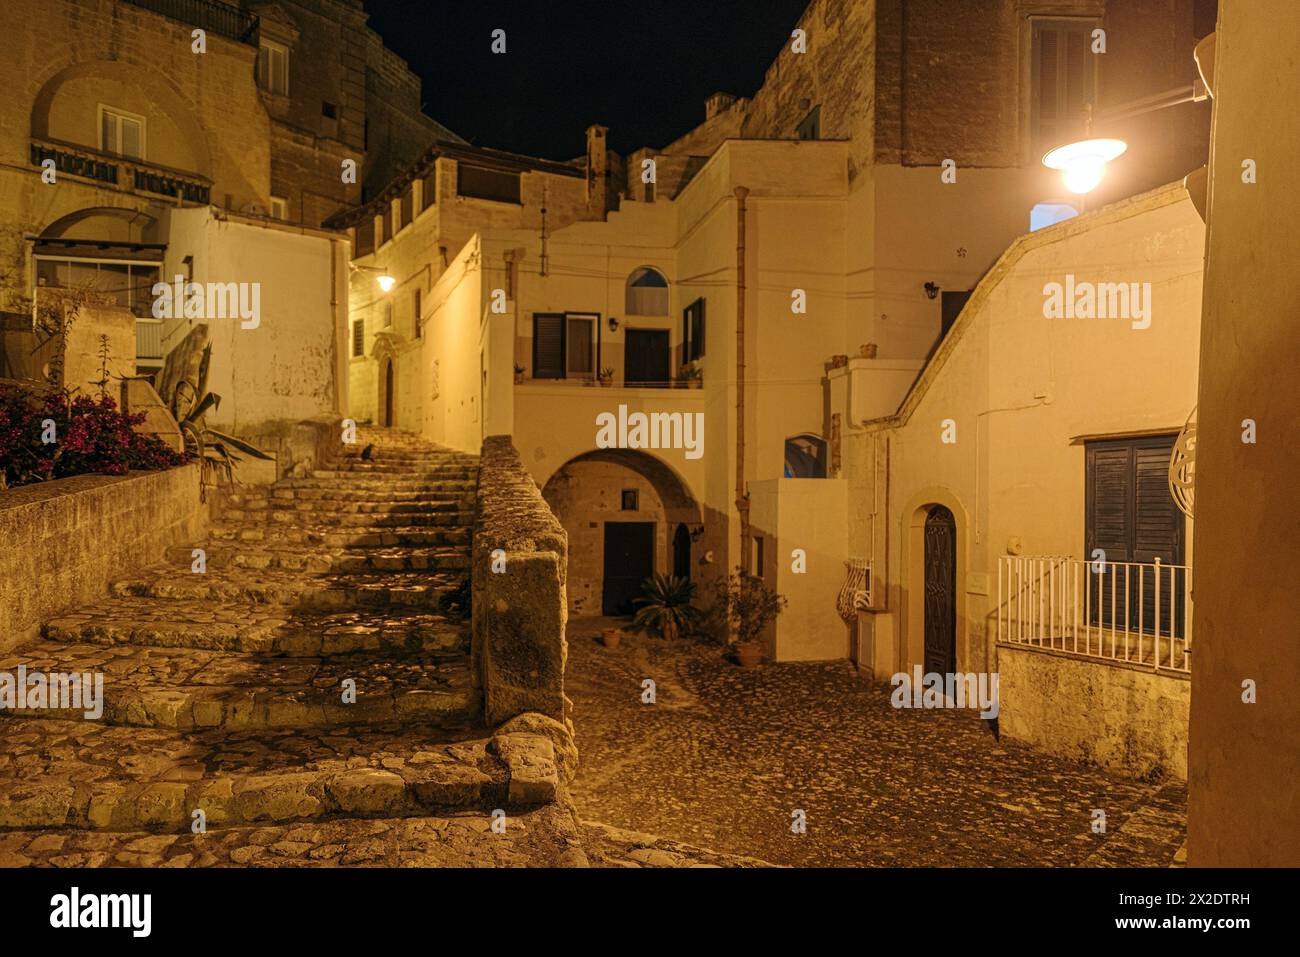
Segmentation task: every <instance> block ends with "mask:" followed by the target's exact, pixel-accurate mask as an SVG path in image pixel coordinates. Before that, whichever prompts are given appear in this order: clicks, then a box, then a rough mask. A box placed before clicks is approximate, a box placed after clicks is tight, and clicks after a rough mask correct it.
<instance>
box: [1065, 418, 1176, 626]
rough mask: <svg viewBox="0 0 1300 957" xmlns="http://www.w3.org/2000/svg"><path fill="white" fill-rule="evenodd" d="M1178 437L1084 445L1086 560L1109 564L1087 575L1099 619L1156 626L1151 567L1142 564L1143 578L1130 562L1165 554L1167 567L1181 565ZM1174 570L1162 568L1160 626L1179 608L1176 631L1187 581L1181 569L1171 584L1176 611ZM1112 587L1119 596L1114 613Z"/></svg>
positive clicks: (1147, 560) (1093, 613) (1145, 561)
mask: <svg viewBox="0 0 1300 957" xmlns="http://www.w3.org/2000/svg"><path fill="white" fill-rule="evenodd" d="M1175 438H1176V436H1173V435H1154V436H1142V437H1141V438H1132V439H1108V440H1104V441H1097V442H1089V443H1087V445H1086V446H1085V451H1084V461H1085V467H1086V470H1087V473H1086V476H1085V501H1084V516H1085V520H1084V521H1085V527H1084V559H1085V560H1086V561H1089V562H1095V561H1098V560H1104V562H1105V568H1106V569H1107V571H1106V573H1105V575H1101V576H1095V575H1091V574H1090V575H1089V581H1090V583H1091V592H1092V594H1091V602H1090V605H1091V609H1092V611H1091V616H1092V620H1093V623H1094V624H1096V623H1103V624H1107V625H1110V624H1112V622H1113V623H1114V624H1115V625H1116V626H1117V627H1119V628H1124V627H1128V628H1131V629H1133V630H1137V628H1138V624H1139V620H1141V622H1142V625H1143V627H1144V629H1145V630H1146V631H1148V632H1149V631H1151V629H1152V627H1153V625H1154V623H1155V587H1156V583H1155V576H1154V573H1153V570H1152V569H1149V568H1148V569H1143V570H1142V572H1141V575H1140V576H1139V572H1138V570H1137V569H1136V568H1132V567H1129V566H1127V565H1126V564H1125V563H1129V562H1132V563H1137V564H1142V565H1150V564H1152V563H1154V562H1155V560H1156V559H1157V558H1159V559H1160V561H1161V563H1162V564H1163V565H1166V566H1168V565H1181V564H1183V514H1182V512H1180V511H1179V510H1178V506H1177V505H1176V504H1175V503H1174V499H1173V496H1172V495H1171V494H1170V492H1169V459H1170V455H1171V453H1172V451H1173V446H1174V440H1175ZM1100 553H1104V557H1103V555H1102V554H1100ZM1115 563H1118V564H1115ZM1169 574H1170V573H1169V572H1164V573H1163V574H1162V579H1161V590H1160V597H1161V611H1160V618H1161V629H1162V630H1165V629H1168V627H1169V623H1170V611H1171V610H1173V611H1174V612H1175V614H1174V615H1173V621H1174V625H1175V632H1177V630H1178V629H1179V628H1180V627H1181V621H1182V615H1181V603H1182V600H1183V594H1184V587H1183V586H1184V584H1185V582H1183V581H1182V579H1181V576H1182V574H1183V573H1182V572H1181V571H1180V572H1178V573H1177V576H1178V577H1177V578H1176V580H1175V581H1174V582H1173V593H1174V599H1175V601H1174V605H1175V607H1174V609H1171V608H1170V602H1169V595H1170V578H1169ZM1106 576H1112V577H1111V578H1110V579H1107V577H1106ZM1139 577H1141V580H1142V589H1141V592H1139V590H1138V581H1139ZM1112 591H1117V593H1118V594H1117V600H1116V602H1115V608H1114V614H1113V616H1112V612H1111V594H1112ZM1126 598H1127V601H1126ZM1126 616H1127V617H1126Z"/></svg>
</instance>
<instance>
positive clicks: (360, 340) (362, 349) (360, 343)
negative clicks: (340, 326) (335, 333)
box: [352, 319, 366, 358]
mask: <svg viewBox="0 0 1300 957" xmlns="http://www.w3.org/2000/svg"><path fill="white" fill-rule="evenodd" d="M365 354H366V323H365V321H364V320H362V319H358V320H357V321H356V322H354V323H352V355H353V357H354V358H355V357H357V356H364V355H365Z"/></svg>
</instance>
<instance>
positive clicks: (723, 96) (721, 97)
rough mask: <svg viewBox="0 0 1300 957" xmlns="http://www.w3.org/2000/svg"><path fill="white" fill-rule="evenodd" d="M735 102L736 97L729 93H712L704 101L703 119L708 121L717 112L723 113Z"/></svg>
mask: <svg viewBox="0 0 1300 957" xmlns="http://www.w3.org/2000/svg"><path fill="white" fill-rule="evenodd" d="M735 102H736V98H735V97H734V96H732V95H731V94H730V93H714V94H713V95H712V96H711V97H709V98H708V99H707V100H705V101H704V120H705V122H708V121H709V120H711V119H713V118H714V117H715V116H717V115H718V114H719V113H725V112H727V110H729V109H731V107H732V105H733V104H734V103H735Z"/></svg>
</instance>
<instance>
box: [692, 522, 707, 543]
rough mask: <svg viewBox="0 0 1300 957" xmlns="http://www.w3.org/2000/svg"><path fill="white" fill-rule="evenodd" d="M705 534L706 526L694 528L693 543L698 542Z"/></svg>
mask: <svg viewBox="0 0 1300 957" xmlns="http://www.w3.org/2000/svg"><path fill="white" fill-rule="evenodd" d="M703 534H704V526H703V525H696V526H695V527H694V528H692V529H691V541H693V542H694V541H698V540H699V538H700V536H701V535H703Z"/></svg>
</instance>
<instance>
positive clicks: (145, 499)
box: [0, 464, 208, 650]
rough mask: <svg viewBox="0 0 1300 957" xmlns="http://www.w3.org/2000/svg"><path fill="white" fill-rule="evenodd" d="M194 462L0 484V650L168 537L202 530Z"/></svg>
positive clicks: (90, 597)
mask: <svg viewBox="0 0 1300 957" xmlns="http://www.w3.org/2000/svg"><path fill="white" fill-rule="evenodd" d="M207 523H208V506H207V505H205V504H204V503H203V502H201V501H200V500H199V467H198V465H197V464H193V465H182V466H180V467H178V468H174V469H168V470H166V471H162V472H133V473H131V474H129V475H124V476H110V475H79V476H76V477H74V478H66V479H59V480H57V481H54V482H42V483H39V484H36V485H25V486H23V487H21V488H16V489H9V490H8V491H5V492H0V542H3V543H4V547H3V548H0V650H8V649H10V648H12V647H14V645H16V644H18V643H19V642H21V641H26V640H28V639H31V638H34V637H36V635H37V634H38V633H39V631H40V627H41V624H42V623H43V622H44V621H45V620H46V619H47V618H50V617H53V616H54V615H57V614H58V613H59V612H61V611H63V610H64V609H66V608H70V607H72V606H74V605H82V604H86V603H91V602H94V601H95V600H97V599H99V598H102V597H104V595H105V594H106V593H107V588H108V584H109V582H111V581H112V580H114V579H116V578H119V577H121V576H122V575H124V574H126V573H128V572H130V571H132V570H133V569H135V568H137V567H140V566H143V565H147V564H148V563H149V562H151V561H154V560H156V559H157V557H158V556H159V555H160V554H162V551H163V549H165V548H166V547H168V546H169V545H178V544H182V543H185V542H189V541H193V540H196V539H198V538H201V537H202V534H203V532H204V530H205V529H206V527H207Z"/></svg>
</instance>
